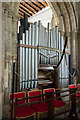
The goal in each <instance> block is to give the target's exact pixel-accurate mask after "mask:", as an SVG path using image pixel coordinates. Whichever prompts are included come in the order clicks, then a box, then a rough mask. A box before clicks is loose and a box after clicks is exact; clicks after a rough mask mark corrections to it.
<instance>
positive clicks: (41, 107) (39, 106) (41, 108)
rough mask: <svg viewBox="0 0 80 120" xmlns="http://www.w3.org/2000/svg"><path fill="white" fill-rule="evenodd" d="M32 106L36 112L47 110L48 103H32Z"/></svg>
mask: <svg viewBox="0 0 80 120" xmlns="http://www.w3.org/2000/svg"><path fill="white" fill-rule="evenodd" d="M32 107H33V108H35V110H36V111H38V112H47V111H48V105H47V104H46V103H39V104H35V105H32Z"/></svg>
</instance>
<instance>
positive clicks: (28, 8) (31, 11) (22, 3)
mask: <svg viewBox="0 0 80 120" xmlns="http://www.w3.org/2000/svg"><path fill="white" fill-rule="evenodd" d="M20 4H21V5H23V6H24V7H25V9H26V10H27V11H29V12H30V13H31V14H32V15H33V14H35V12H34V11H33V10H32V9H30V7H28V6H27V5H26V4H25V2H20Z"/></svg>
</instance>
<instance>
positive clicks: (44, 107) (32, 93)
mask: <svg viewBox="0 0 80 120" xmlns="http://www.w3.org/2000/svg"><path fill="white" fill-rule="evenodd" d="M41 94H42V91H41V90H38V91H30V92H29V93H28V96H29V97H31V96H36V95H41ZM40 100H42V97H35V98H31V99H29V102H33V101H40ZM31 107H32V108H34V109H35V110H37V111H38V112H46V111H48V106H47V104H46V103H42V102H41V103H38V104H35V105H31Z"/></svg>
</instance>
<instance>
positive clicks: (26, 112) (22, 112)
mask: <svg viewBox="0 0 80 120" xmlns="http://www.w3.org/2000/svg"><path fill="white" fill-rule="evenodd" d="M25 97H26V93H25V92H18V93H14V98H25ZM11 98H12V94H10V95H9V99H11ZM24 103H26V100H21V101H18V102H17V104H18V105H19V104H24ZM10 107H11V106H10ZM10 107H9V112H11V110H10ZM15 113H16V118H26V117H28V116H31V115H33V114H34V113H36V110H35V109H33V108H32V107H30V106H25V105H23V106H22V105H21V106H19V107H17V108H16V112H15Z"/></svg>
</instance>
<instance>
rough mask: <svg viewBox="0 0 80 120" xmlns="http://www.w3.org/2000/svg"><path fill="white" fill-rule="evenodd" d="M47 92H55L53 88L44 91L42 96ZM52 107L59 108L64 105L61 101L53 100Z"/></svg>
mask: <svg viewBox="0 0 80 120" xmlns="http://www.w3.org/2000/svg"><path fill="white" fill-rule="evenodd" d="M47 92H55V88H49V89H44V94H46V93H47ZM53 97H56V95H55V94H54V96H53ZM45 98H46V97H45ZM53 105H54V107H56V108H59V107H63V106H65V105H66V103H65V102H64V101H61V100H53Z"/></svg>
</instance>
